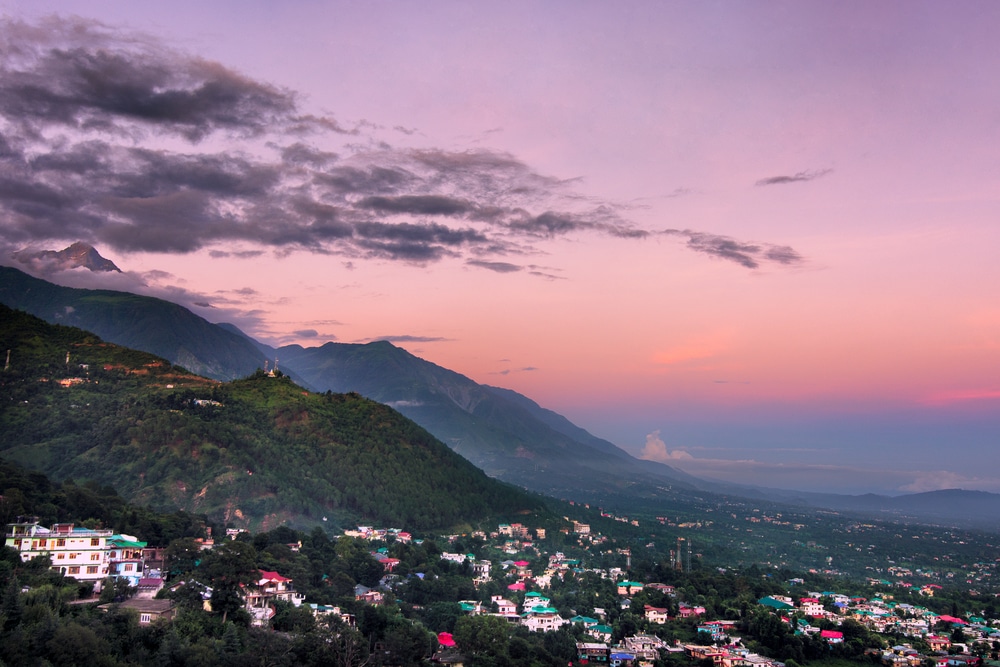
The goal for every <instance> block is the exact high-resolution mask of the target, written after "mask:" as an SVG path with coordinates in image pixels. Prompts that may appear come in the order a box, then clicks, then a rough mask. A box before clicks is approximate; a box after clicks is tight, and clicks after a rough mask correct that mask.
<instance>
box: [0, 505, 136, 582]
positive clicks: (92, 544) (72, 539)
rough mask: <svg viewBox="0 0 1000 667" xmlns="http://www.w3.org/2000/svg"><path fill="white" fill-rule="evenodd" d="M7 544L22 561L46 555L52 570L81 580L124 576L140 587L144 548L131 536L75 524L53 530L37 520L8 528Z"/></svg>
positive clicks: (59, 526)
mask: <svg viewBox="0 0 1000 667" xmlns="http://www.w3.org/2000/svg"><path fill="white" fill-rule="evenodd" d="M4 544H6V545H7V546H8V547H10V548H12V549H14V550H16V551H17V552H18V554H19V555H20V556H21V560H22V561H29V560H32V559H33V558H38V557H41V556H45V557H48V558H50V559H51V561H52V569H53V570H55V571H57V572H61V573H62V574H64V575H66V576H69V577H73V578H74V579H77V580H79V581H100V580H102V579H104V578H106V577H121V578H125V579H128V580H129V583H130V584H131V585H133V586H135V585H137V584H138V582H139V579H141V578H142V573H143V558H142V549H143V547H145V546H146V543H145V542H139V541H138V540H137V539H136V538H135V537H133V536H131V535H119V534H116V533H115V532H114V531H113V530H99V529H90V528H77V527H76V526H75V525H74V524H72V523H57V524H54V525H53V526H52V527H51V528H45V527H44V526H39V525H38V522H37V521H31V522H23V523H12V524H8V526H7V534H6V537H5V540H4Z"/></svg>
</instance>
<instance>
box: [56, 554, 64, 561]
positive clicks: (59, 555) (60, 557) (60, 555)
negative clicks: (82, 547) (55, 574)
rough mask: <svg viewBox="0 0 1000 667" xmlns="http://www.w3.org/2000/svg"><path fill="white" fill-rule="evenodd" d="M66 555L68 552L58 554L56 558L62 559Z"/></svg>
mask: <svg viewBox="0 0 1000 667" xmlns="http://www.w3.org/2000/svg"><path fill="white" fill-rule="evenodd" d="M65 557H66V554H57V555H56V559H57V560H62V559H63V558H65Z"/></svg>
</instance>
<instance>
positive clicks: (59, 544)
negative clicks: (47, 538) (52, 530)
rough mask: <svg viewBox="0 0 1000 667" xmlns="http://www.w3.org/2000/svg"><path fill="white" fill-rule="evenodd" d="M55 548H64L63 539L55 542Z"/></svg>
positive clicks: (64, 541)
mask: <svg viewBox="0 0 1000 667" xmlns="http://www.w3.org/2000/svg"><path fill="white" fill-rule="evenodd" d="M56 546H57V547H64V546H66V540H64V539H63V538H61V537H60V538H59V539H58V540H56Z"/></svg>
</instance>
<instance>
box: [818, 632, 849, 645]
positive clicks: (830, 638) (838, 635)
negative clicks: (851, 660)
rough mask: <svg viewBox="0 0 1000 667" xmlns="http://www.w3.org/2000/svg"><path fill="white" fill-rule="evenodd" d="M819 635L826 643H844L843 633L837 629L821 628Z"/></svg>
mask: <svg viewBox="0 0 1000 667" xmlns="http://www.w3.org/2000/svg"><path fill="white" fill-rule="evenodd" d="M819 636H820V638H821V639H824V640H826V643H828V644H843V643H844V633H843V632H838V631H837V630H821V631H820V633H819Z"/></svg>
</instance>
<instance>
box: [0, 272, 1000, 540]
mask: <svg viewBox="0 0 1000 667" xmlns="http://www.w3.org/2000/svg"><path fill="white" fill-rule="evenodd" d="M0 303H7V304H8V305H13V306H16V307H21V308H23V309H24V310H26V311H28V312H31V313H33V314H35V315H38V316H40V317H42V318H43V319H47V320H49V321H51V322H57V323H68V324H74V325H77V326H81V327H83V328H86V329H89V330H91V331H94V332H96V333H98V334H99V335H101V336H102V338H105V339H106V340H109V341H111V342H116V343H119V344H127V345H129V346H131V347H135V348H137V349H142V350H145V351H148V352H153V353H156V354H159V355H160V356H163V357H164V358H166V359H168V360H169V361H171V362H173V363H176V364H178V365H181V366H184V367H186V368H188V369H189V370H196V371H199V372H200V373H202V374H204V375H208V376H210V377H213V378H215V379H232V378H237V377H244V376H246V375H248V374H250V373H253V372H254V370H255V369H257V368H258V367H259V366H260V365H262V364H263V360H264V359H266V358H269V359H274V358H276V357H277V358H278V359H279V360H280V367H281V369H282V371H283V372H285V373H286V374H288V375H290V376H291V377H292V379H293V380H295V381H296V382H297V383H298V384H300V385H302V386H304V387H306V388H309V389H312V390H319V391H327V390H330V391H335V392H358V393H360V394H362V395H364V396H366V397H368V398H370V399H373V400H377V401H380V402H384V403H388V404H389V405H391V406H392V407H394V408H395V409H397V410H398V411H400V412H401V413H403V414H404V415H406V416H407V417H409V418H410V419H412V420H413V421H415V422H416V423H418V424H419V425H420V426H422V427H423V428H425V429H426V430H427V431H429V432H430V433H432V434H433V435H434V436H435V437H437V438H438V439H439V440H441V441H443V442H444V443H446V444H447V445H449V446H450V447H451V448H453V449H454V450H455V451H456V452H458V453H460V454H462V455H463V456H465V457H466V458H467V459H469V460H470V461H472V462H473V463H475V464H476V465H478V466H479V467H481V468H482V469H484V470H485V471H486V472H488V473H489V474H490V475H491V476H493V477H496V478H498V479H502V480H506V481H508V482H510V483H513V484H517V485H519V486H522V487H525V488H529V489H531V490H533V491H537V492H540V493H546V494H548V495H552V496H555V497H558V498H566V499H573V500H578V501H581V502H587V503H595V504H604V505H606V506H608V507H620V508H621V507H624V508H629V507H637V506H639V505H640V504H641V505H642V506H644V507H647V508H655V507H663V506H667V505H669V504H671V503H677V502H686V501H688V500H695V501H697V500H699V499H703V500H706V501H708V502H714V501H713V500H712V499H713V498H717V497H719V496H722V495H725V496H730V497H738V498H746V499H750V500H759V501H762V502H774V503H783V504H786V505H788V506H795V507H804V508H814V509H820V508H822V509H829V510H835V511H843V512H852V513H858V514H866V515H869V516H880V517H886V518H900V519H905V520H921V521H931V522H935V523H945V524H947V523H950V524H957V523H963V524H965V525H978V526H982V527H987V528H990V529H994V528H998V527H1000V496H998V495H996V494H984V495H978V492H968V491H967V492H962V491H953V492H934V493H932V494H914V495H910V496H900V497H896V498H890V497H887V496H877V495H867V496H847V495H836V494H818V493H810V492H804V491H788V490H779V489H768V488H762V487H755V486H750V485H738V484H731V483H726V482H719V481H714V480H703V479H699V478H695V477H693V476H691V475H688V474H686V473H683V472H681V471H679V470H676V469H674V468H671V467H669V466H666V465H663V464H659V463H654V462H650V461H639V460H637V459H635V458H633V457H631V456H630V455H629V454H628V453H626V452H625V451H623V450H621V449H620V448H618V447H616V446H615V445H613V444H612V443H610V442H607V441H605V440H601V439H600V438H596V437H594V436H593V435H591V434H590V433H587V432H586V431H585V430H583V429H581V428H579V427H577V426H576V425H574V424H572V423H571V422H569V420H567V419H565V418H564V417H562V416H561V415H558V414H557V413H555V412H552V411H550V410H546V409H544V408H542V407H541V406H539V405H538V404H537V403H535V402H534V401H532V400H531V399H529V398H527V397H525V396H522V395H520V394H518V393H516V392H513V391H510V390H508V389H501V388H497V387H489V386H486V385H479V384H477V383H475V382H474V381H472V380H471V379H469V378H467V377H465V376H462V375H460V374H458V373H455V372H453V371H450V370H448V369H445V368H442V367H440V366H436V365H435V364H433V363H430V362H428V361H425V360H423V359H420V358H418V357H415V356H413V355H411V354H409V353H408V352H406V351H405V350H402V349H400V348H398V347H395V346H393V345H392V344H390V343H388V342H378V343H370V344H367V345H353V344H340V343H327V344H326V345H323V346H320V347H313V348H304V347H301V346H298V345H291V346H285V347H282V348H280V349H277V350H276V349H274V348H271V347H269V346H267V345H263V344H261V343H259V342H257V341H255V340H253V339H252V338H250V337H248V336H247V335H246V334H245V333H243V332H242V331H240V330H239V329H238V328H237V327H235V326H233V325H228V324H220V325H215V324H211V323H209V322H207V321H206V320H204V319H202V318H200V317H198V316H196V315H194V314H193V313H191V312H190V311H187V310H186V309H184V308H182V307H181V306H178V305H176V304H172V303H169V302H166V301H162V300H160V299H154V298H151V297H143V296H137V295H134V294H127V293H123V292H111V291H100V290H77V289H71V288H65V287H59V286H57V285H53V284H51V283H48V282H46V281H43V280H38V279H35V278H31V277H30V276H28V275H27V274H24V273H23V272H21V271H18V270H16V269H10V268H5V267H0Z"/></svg>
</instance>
